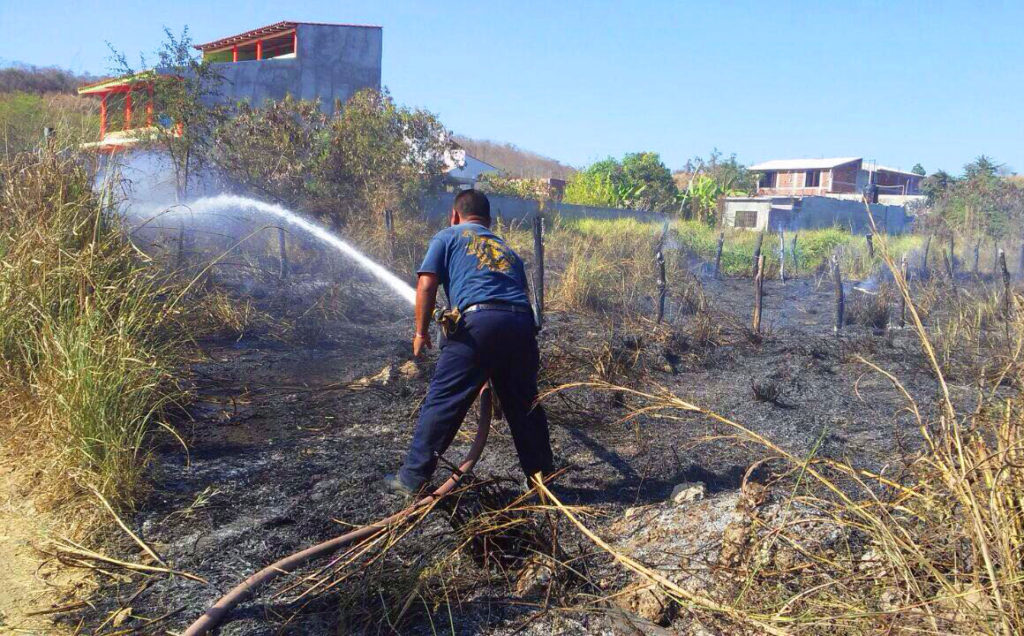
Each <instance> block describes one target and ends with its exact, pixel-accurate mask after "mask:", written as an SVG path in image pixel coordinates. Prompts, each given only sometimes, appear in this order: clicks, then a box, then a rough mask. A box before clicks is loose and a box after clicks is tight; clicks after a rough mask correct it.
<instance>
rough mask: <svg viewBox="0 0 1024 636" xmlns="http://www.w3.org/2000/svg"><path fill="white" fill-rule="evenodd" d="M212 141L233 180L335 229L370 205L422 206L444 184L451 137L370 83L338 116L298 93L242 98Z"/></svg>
mask: <svg viewBox="0 0 1024 636" xmlns="http://www.w3.org/2000/svg"><path fill="white" fill-rule="evenodd" d="M215 139H216V141H217V144H216V145H217V148H216V152H215V153H214V154H213V157H214V159H215V161H216V164H217V166H218V168H219V169H220V172H221V173H223V174H224V175H225V176H226V177H227V178H228V180H229V181H230V182H231V183H232V184H234V185H236V186H237V187H239V188H241V189H243V190H246V191H255V192H258V193H259V194H261V195H262V196H263V197H265V198H270V199H273V200H275V201H278V202H281V203H284V204H286V205H290V206H293V207H300V208H302V209H304V210H305V211H307V212H309V213H311V214H314V215H316V216H318V217H319V218H321V219H322V220H324V221H326V222H327V223H330V224H331V225H333V226H335V227H340V226H342V225H344V224H346V223H348V222H350V221H352V220H354V219H356V218H362V217H364V216H366V212H370V213H371V214H372V215H383V214H384V210H385V209H392V210H395V211H403V210H404V211H406V212H408V213H409V214H410V215H411V214H412V213H413V211H414V210H417V211H418V209H419V203H420V197H421V195H422V194H423V193H424V192H426V191H428V190H430V189H432V188H436V187H437V186H438V185H439V184H440V181H441V178H442V176H443V174H444V161H443V156H444V151H445V150H446V149H447V148H448V147H449V144H450V141H449V136H448V132H447V131H446V130H445V128H444V127H443V126H442V125H441V123H440V122H439V121H438V120H437V118H436V117H435V116H434V115H432V114H430V113H428V112H425V111H420V110H410V109H408V108H404V107H400V106H398V105H396V104H395V103H394V101H393V100H392V99H391V97H390V95H388V94H387V93H386V92H383V93H380V92H377V91H374V90H371V89H367V90H364V91H360V92H359V93H356V94H355V95H354V96H352V98H351V99H349V101H348V102H346V104H345V105H344V108H343V109H341V110H340V112H337V113H336V114H335V115H334V116H333V117H327V116H326V115H324V114H323V113H322V112H321V110H320V108H319V104H318V103H317V102H309V101H300V100H295V99H292V98H285V99H284V100H281V101H277V102H274V101H269V102H266V103H265V104H264V105H263V106H261V107H259V108H253V107H250V106H248V105H245V104H242V105H239V106H238V112H237V115H236V116H235V117H233V118H231V119H229V120H227V121H225V122H224V123H222V124H221V126H220V127H219V128H218V130H217V132H216V135H215ZM375 222H376V221H375Z"/></svg>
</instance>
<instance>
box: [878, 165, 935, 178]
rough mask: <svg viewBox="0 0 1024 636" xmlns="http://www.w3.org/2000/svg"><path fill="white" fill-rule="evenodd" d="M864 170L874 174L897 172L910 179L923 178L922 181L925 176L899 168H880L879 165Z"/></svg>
mask: <svg viewBox="0 0 1024 636" xmlns="http://www.w3.org/2000/svg"><path fill="white" fill-rule="evenodd" d="M863 169H864V170H873V171H874V172H879V171H881V172H895V173H897V174H905V175H907V176H908V177H921V178H922V179H923V178H924V175H920V174H917V173H916V172H909V171H907V170H900V169H899V168H890V167H889V166H879V165H873V166H864V168H863Z"/></svg>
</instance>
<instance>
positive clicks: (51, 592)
mask: <svg viewBox="0 0 1024 636" xmlns="http://www.w3.org/2000/svg"><path fill="white" fill-rule="evenodd" d="M0 493H4V494H5V498H4V499H3V500H2V501H0V564H2V565H0V590H2V593H0V634H3V633H12V634H14V633H18V634H59V633H64V632H65V631H67V630H64V629H62V628H60V627H58V626H56V625H54V624H53V622H52V621H51V620H50V618H49V615H48V614H39V612H46V611H47V610H52V609H53V608H55V607H62V606H66V605H72V604H74V597H75V594H76V593H77V592H81V591H84V590H85V589H87V588H89V587H90V581H89V579H88V577H86V576H85V574H84V573H83V572H81V571H76V570H70V569H67V568H58V567H56V566H55V565H54V564H53V563H52V562H50V561H47V560H44V555H42V554H41V553H40V552H39V551H38V550H37V547H39V546H42V545H44V543H45V542H46V540H47V539H48V538H49V537H50V536H51V530H52V528H53V527H54V525H55V523H54V522H53V520H52V519H51V518H50V516H49V515H48V514H47V513H44V512H41V511H39V510H37V509H36V507H35V506H34V505H33V504H32V501H31V498H30V497H28V496H27V495H28V493H29V488H28V486H27V480H26V479H25V477H24V476H23V475H21V474H19V472H18V471H17V469H16V467H15V466H13V465H11V464H6V465H5V464H0Z"/></svg>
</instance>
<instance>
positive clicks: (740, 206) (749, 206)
mask: <svg viewBox="0 0 1024 636" xmlns="http://www.w3.org/2000/svg"><path fill="white" fill-rule="evenodd" d="M771 208H772V202H771V199H745V200H744V199H735V200H728V199H726V200H725V201H724V202H723V203H722V225H723V226H725V227H736V213H737V212H756V213H757V225H756V226H754V227H752V228H747V229H750V230H766V229H768V213H769V211H770V210H771Z"/></svg>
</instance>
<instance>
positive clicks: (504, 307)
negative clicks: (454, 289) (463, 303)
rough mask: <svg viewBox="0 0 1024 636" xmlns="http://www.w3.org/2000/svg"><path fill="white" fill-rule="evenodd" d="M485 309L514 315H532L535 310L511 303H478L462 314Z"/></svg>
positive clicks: (464, 310)
mask: <svg viewBox="0 0 1024 636" xmlns="http://www.w3.org/2000/svg"><path fill="white" fill-rule="evenodd" d="M485 309H496V310H497V311H509V312H512V313H514V314H532V313H533V309H531V308H530V307H526V306H524V305H511V304H509V303H476V304H475V305H470V306H469V307H466V308H465V309H463V310H462V313H464V314H468V313H470V312H472V311H483V310H485Z"/></svg>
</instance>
